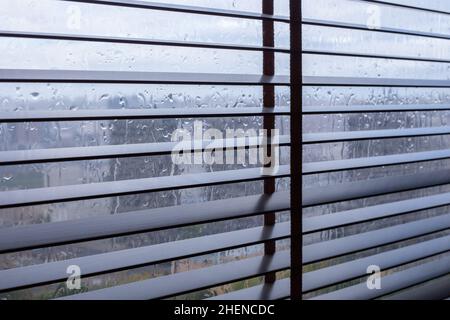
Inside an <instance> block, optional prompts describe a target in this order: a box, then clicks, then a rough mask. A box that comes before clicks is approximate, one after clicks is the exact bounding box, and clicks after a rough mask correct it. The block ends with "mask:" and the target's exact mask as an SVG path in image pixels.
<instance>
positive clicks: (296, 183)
mask: <svg viewBox="0 0 450 320" xmlns="http://www.w3.org/2000/svg"><path fill="white" fill-rule="evenodd" d="M289 6H290V17H291V22H290V29H291V30H290V42H291V64H290V67H291V299H292V300H296V301H300V300H301V299H302V265H303V263H302V248H303V237H302V229H303V228H302V199H303V198H302V165H301V164H302V163H303V162H302V160H303V154H302V89H303V78H302V3H301V0H290V4H289Z"/></svg>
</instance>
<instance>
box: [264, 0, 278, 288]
mask: <svg viewBox="0 0 450 320" xmlns="http://www.w3.org/2000/svg"><path fill="white" fill-rule="evenodd" d="M262 13H263V14H267V15H273V0H263V1H262ZM262 36H263V46H271V47H273V46H274V45H275V39H274V38H275V33H274V22H273V21H271V20H264V21H263V22H262ZM263 74H264V75H268V76H273V75H275V54H274V52H269V51H265V52H263ZM263 106H264V107H266V108H274V107H275V87H274V86H273V85H264V86H263ZM274 128H275V117H274V116H273V115H265V116H264V129H265V130H267V138H268V141H269V143H268V145H267V150H266V155H267V156H268V157H269V158H270V157H271V156H272V154H271V151H272V147H271V145H270V140H271V130H272V129H274ZM268 165H269V166H270V164H268ZM274 192H275V179H274V178H269V179H265V180H264V193H266V194H271V193H274ZM274 224H275V212H270V213H267V214H265V215H264V225H265V226H272V225H274ZM275 250H276V244H275V241H268V242H266V243H265V244H264V254H265V255H273V254H274V253H275ZM264 279H265V282H266V283H272V282H274V281H275V280H276V273H275V272H272V273H269V274H267V275H266V276H265V277H264Z"/></svg>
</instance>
